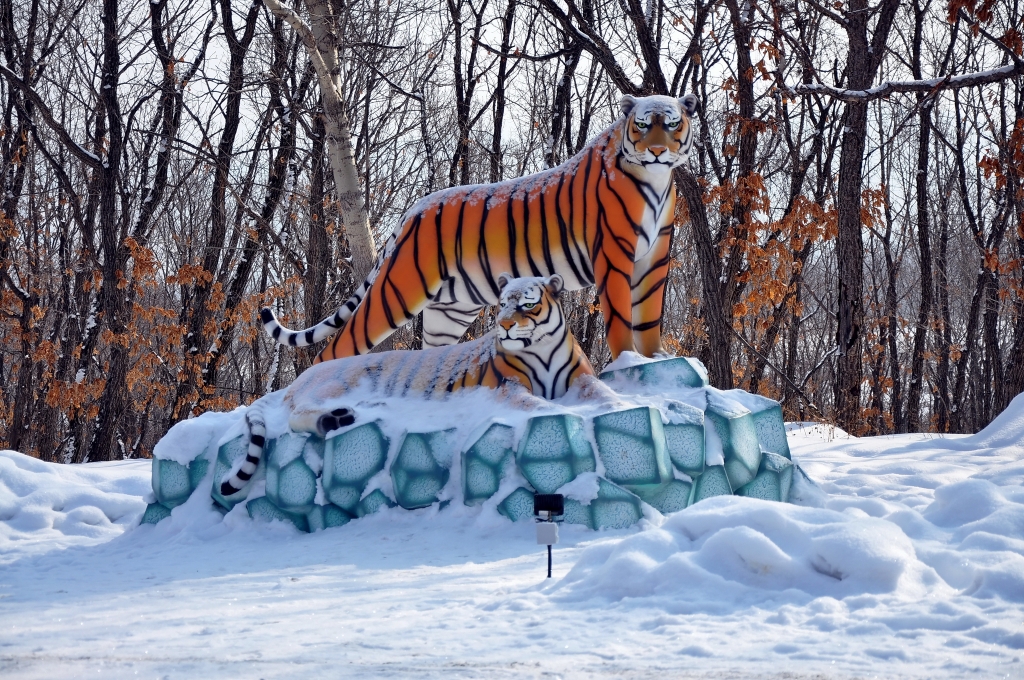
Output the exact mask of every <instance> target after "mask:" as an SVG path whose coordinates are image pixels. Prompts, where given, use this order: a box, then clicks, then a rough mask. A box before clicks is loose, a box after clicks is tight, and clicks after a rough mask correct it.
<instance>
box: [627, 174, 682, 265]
mask: <svg viewBox="0 0 1024 680" xmlns="http://www.w3.org/2000/svg"><path fill="white" fill-rule="evenodd" d="M645 174H647V175H648V177H649V179H648V182H649V185H648V186H642V187H641V192H642V193H643V194H644V195H645V196H646V197H647V199H648V204H647V205H646V206H645V207H644V215H643V218H642V219H641V222H640V226H641V229H642V230H643V234H642V235H640V236H638V237H637V242H636V251H635V254H634V256H633V261H634V262H639V261H640V260H642V259H643V258H644V257H646V256H647V254H648V253H650V252H651V248H653V247H654V244H655V242H656V241H657V240H658V233H659V232H660V231H661V228H662V227H664V226H665V225H666V224H670V223H671V222H672V220H673V219H674V217H675V216H674V215H673V212H674V211H675V201H673V200H672V199H673V197H674V193H673V191H672V174H671V172H666V173H664V175H665V176H664V177H663V178H662V177H657V176H652V175H653V174H654V173H650V172H648V173H645Z"/></svg>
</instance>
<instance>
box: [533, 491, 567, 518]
mask: <svg viewBox="0 0 1024 680" xmlns="http://www.w3.org/2000/svg"><path fill="white" fill-rule="evenodd" d="M542 512H546V513H548V514H549V515H550V516H552V517H554V516H556V515H564V514H565V496H563V495H562V494H560V493H535V494H533V514H534V515H539V514H540V513H542Z"/></svg>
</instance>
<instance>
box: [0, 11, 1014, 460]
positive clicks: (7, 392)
mask: <svg viewBox="0 0 1024 680" xmlns="http://www.w3.org/2000/svg"><path fill="white" fill-rule="evenodd" d="M271 8H274V9H276V10H277V13H275V12H273V11H271ZM288 12H289V10H288V8H287V7H285V6H282V5H279V4H278V3H277V2H276V0H267V3H266V5H265V4H264V3H263V2H259V1H257V2H253V3H251V4H247V3H246V2H244V1H241V0H235V2H231V1H230V0H212V2H210V3H203V2H186V1H185V0H159V1H158V0H153V1H152V2H150V3H148V4H142V3H134V2H125V1H124V0H120V1H119V0H0V48H2V56H0V106H2V120H0V170H2V182H3V192H2V194H0V329H2V331H0V392H2V399H0V448H11V449H15V450H19V451H23V452H26V453H29V454H31V455H35V456H39V457H41V458H43V459H46V460H56V461H65V462H81V461H84V460H107V459H113V458H122V457H139V456H146V455H148V453H149V451H150V450H151V449H152V446H153V444H154V443H155V441H156V440H157V439H159V437H160V436H162V435H163V433H164V432H166V430H167V428H168V427H169V426H170V425H171V424H173V423H174V422H177V421H178V420H180V419H183V418H186V417H188V416H189V415H190V414H195V413H200V412H202V411H205V410H209V409H231V408H233V407H235V406H237V405H239V404H244V403H248V402H250V401H252V400H253V399H255V398H257V397H259V396H261V395H262V394H264V393H265V392H266V391H268V390H272V389H278V388H280V387H283V386H286V385H288V384H289V383H290V382H291V380H292V379H293V378H294V376H295V375H296V374H297V373H299V372H301V371H302V370H304V369H305V368H306V367H308V366H309V362H310V361H311V359H312V358H313V356H315V351H310V350H307V351H302V350H299V351H296V350H293V349H287V348H286V349H278V348H276V347H275V346H274V344H273V343H272V342H271V341H270V340H269V339H268V338H267V337H266V336H265V335H264V333H263V331H262V327H261V326H260V325H259V323H258V319H257V312H258V309H259V308H260V306H262V305H264V304H267V303H273V304H274V306H275V309H276V310H277V311H278V313H279V314H280V315H281V316H282V319H283V321H284V322H285V323H288V324H289V325H292V326H305V325H310V324H313V323H315V322H317V321H319V320H320V319H321V318H322V317H323V316H325V315H326V314H328V313H329V312H331V311H333V309H334V308H335V307H336V306H337V305H338V304H339V303H340V302H342V301H343V300H344V299H345V298H346V297H347V296H348V294H349V293H350V292H351V290H352V289H353V288H354V287H355V285H357V284H358V283H359V282H360V281H361V273H360V272H361V271H365V268H366V266H367V264H366V262H367V258H368V257H369V255H368V253H369V252H371V251H370V250H369V249H372V245H371V243H370V241H369V238H368V237H369V234H366V226H367V224H368V226H369V231H370V234H372V237H373V239H374V241H375V243H376V244H382V243H383V242H384V240H385V238H386V236H387V234H389V233H390V232H391V230H393V229H394V228H395V226H396V225H397V224H398V222H399V220H400V218H401V216H402V213H403V212H404V211H405V209H406V208H408V207H409V206H410V205H411V204H412V203H413V202H414V201H415V200H416V199H418V198H419V197H421V196H424V195H425V194H427V193H429V192H431V191H434V190H437V189H441V188H444V187H448V186H452V185H458V184H467V183H473V182H490V181H495V180H499V179H502V178H509V177H515V176H518V175H522V174H525V173H529V172H534V171H537V170H540V169H543V168H545V167H549V166H551V165H556V164H558V163H559V162H561V161H563V160H565V159H566V158H568V157H569V156H571V155H572V154H574V153H575V152H576V151H578V150H579V149H580V148H581V147H582V146H584V145H585V144H586V143H587V141H588V140H589V139H591V138H592V137H593V136H594V135H595V134H596V133H598V132H599V131H600V130H602V129H603V128H604V127H606V126H607V125H608V124H609V123H610V122H611V121H612V120H613V119H614V117H615V116H616V115H617V110H618V106H617V102H618V99H619V98H620V96H621V95H622V93H632V94H653V93H668V94H673V95H679V96H681V95H682V94H684V93H686V92H694V93H696V94H697V96H698V97H699V99H700V101H701V108H700V111H699V120H698V121H697V122H696V126H697V131H698V138H697V141H696V145H695V148H694V150H693V154H692V158H691V162H690V165H689V168H688V170H683V171H677V174H676V183H677V187H678V189H679V192H680V197H681V198H680V201H679V214H678V220H677V225H678V228H677V232H676V237H675V241H674V246H673V248H674V251H673V255H674V260H673V267H672V270H671V278H670V281H669V288H668V295H667V302H666V308H665V328H666V333H667V335H668V338H667V343H668V345H669V346H670V347H671V348H672V349H673V350H675V351H677V352H678V353H681V354H689V355H694V356H698V357H700V358H701V359H702V360H703V361H704V362H705V364H706V365H707V366H708V368H709V371H710V374H711V378H712V384H714V385H716V386H718V387H722V388H727V387H734V386H735V387H742V388H744V389H747V390H750V391H752V392H760V393H762V394H766V395H768V396H772V397H774V398H777V399H780V400H782V401H783V402H784V407H785V410H786V415H787V419H792V420H812V419H813V420H826V421H829V422H834V423H836V424H839V425H841V426H842V427H844V428H846V429H847V430H849V431H851V432H854V433H856V434H871V433H887V432H906V431H918V430H921V431H938V432H974V431H976V430H978V429H979V428H981V427H983V426H984V425H986V424H987V423H988V422H989V421H991V420H992V418H993V417H994V416H995V415H997V414H998V413H999V412H1000V411H1001V410H1002V409H1003V408H1004V407H1005V406H1006V404H1008V403H1009V401H1010V399H1011V398H1012V397H1013V396H1015V395H1016V394H1017V393H1019V392H1021V391H1022V390H1024V184H1022V177H1021V175H1022V169H1024V58H1022V54H1024V43H1022V36H1021V32H1020V26H1021V25H1022V21H1024V8H1022V6H1021V2H1020V0H998V1H992V0H980V1H979V0H953V1H952V2H950V3H948V4H947V3H946V2H945V0H914V1H913V2H899V0H879V2H878V3H877V4H870V3H868V2H866V0H848V2H826V1H825V0H784V1H783V0H757V1H756V2H755V1H752V0H746V1H744V2H742V3H741V2H738V1H737V0H708V1H707V2H704V1H702V0H682V1H679V2H677V1H675V0H568V1H566V0H445V1H444V2H437V1H433V2H432V1H429V0H387V1H385V0H351V1H350V2H342V1H341V0H305V4H304V5H302V6H296V7H295V12H296V14H293V15H292V16H291V19H292V21H291V23H289V22H288V21H286V20H285V19H284V18H282V17H284V16H285V15H286V14H288ZM296 18H298V19H299V20H300V21H301V23H300V21H296V20H295V19H296ZM293 25H294V26H298V27H299V28H300V31H298V32H297V31H296V30H295V28H294V27H293ZM303 26H306V27H308V28H309V29H310V32H309V33H308V34H307V38H309V37H311V39H312V40H315V41H316V45H315V49H314V50H312V51H311V50H309V49H307V45H305V44H303V41H302V40H301V37H300V36H301V34H302V33H303V31H302V30H301V29H302V28H303ZM311 55H313V56H314V57H315V59H312V58H311ZM315 60H321V64H320V65H321V66H324V65H326V67H328V69H329V68H330V67H331V66H332V64H333V63H334V62H335V61H336V63H337V69H336V71H335V73H334V74H333V82H331V80H330V78H331V77H332V76H331V75H330V74H328V78H329V80H328V81H324V80H322V75H323V74H322V73H318V72H317V70H316V68H315V66H316V64H315V63H314V62H315ZM325 83H327V85H328V88H329V89H330V90H331V91H330V92H328V96H327V97H325V96H324V95H323V94H322V93H323V92H324V89H325V88H324V84H325ZM331 93H333V95H332V94H331ZM337 95H340V97H339V96H337ZM332 96H333V98H332ZM325 111H326V115H325ZM339 126H340V128H346V127H347V129H348V131H349V132H350V134H351V145H352V149H353V151H354V161H355V167H356V168H357V169H358V172H359V174H360V175H361V190H360V191H361V194H358V193H357V195H356V196H355V197H353V196H351V195H349V194H346V193H345V192H344V191H342V192H338V191H336V187H335V178H336V177H340V176H341V175H339V174H338V172H337V168H336V167H332V163H333V162H336V161H337V157H336V156H337V154H336V151H337V149H340V148H341V147H339V146H337V145H338V144H339V139H340V138H339V137H338V134H337V133H338V130H339ZM342 132H344V130H342ZM342 141H344V140H342ZM339 196H341V197H342V199H344V200H343V202H342V203H344V205H343V204H342V203H339V200H338V199H339ZM360 196H361V198H362V202H363V203H364V204H365V207H366V210H367V215H368V220H367V221H364V222H363V224H362V225H359V224H358V222H359V221H360V219H361V218H359V219H356V218H353V217H352V216H353V215H356V216H358V214H359V213H358V211H353V210H352V206H353V205H355V204H358V203H359V201H358V200H355V201H353V198H355V199H358V198H359V197H360ZM343 218H344V219H343ZM360 226H362V232H360V231H359V228H360ZM566 302H567V305H566V307H567V310H568V311H569V315H570V319H571V324H572V329H573V331H574V332H575V334H576V336H577V338H579V339H580V341H581V343H582V344H583V346H584V347H585V349H586V350H587V352H588V354H589V355H590V357H591V359H592V361H593V362H594V364H595V367H598V368H599V367H600V366H601V365H603V364H604V363H605V362H606V361H607V360H608V356H607V348H606V346H605V345H604V342H603V331H602V323H601V320H600V316H599V315H598V314H597V313H595V312H596V311H597V307H596V301H595V299H594V294H593V291H592V290H591V291H581V292H579V293H572V294H569V295H568V297H567V300H566ZM490 321H491V320H490V317H489V315H488V314H487V313H485V314H484V315H483V316H481V318H480V320H479V321H478V322H477V323H476V324H474V326H473V327H471V329H470V334H471V335H473V336H478V335H479V334H481V333H483V332H486V330H487V329H488V324H489V323H490ZM418 343H419V341H418V337H417V327H416V324H411V325H410V326H408V327H406V328H405V329H403V330H402V331H400V332H399V333H397V334H396V335H395V336H394V339H393V341H391V342H389V343H388V346H389V347H395V348H402V347H408V348H416V347H418Z"/></svg>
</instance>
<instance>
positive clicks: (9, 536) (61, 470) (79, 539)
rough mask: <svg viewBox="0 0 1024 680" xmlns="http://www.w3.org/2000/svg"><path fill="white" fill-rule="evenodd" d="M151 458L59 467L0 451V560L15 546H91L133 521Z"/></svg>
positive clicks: (8, 556)
mask: <svg viewBox="0 0 1024 680" xmlns="http://www.w3.org/2000/svg"><path fill="white" fill-rule="evenodd" d="M148 468H149V461H119V462H112V463H94V464H91V465H58V464H55V463H45V462H43V461H41V460H38V459H36V458H32V457H30V456H26V455H24V454H22V453H16V452H14V451H0V564H4V563H6V562H8V561H9V560H11V559H13V553H14V547H15V546H18V547H19V548H21V549H24V548H26V547H28V546H30V545H40V546H43V545H51V546H52V545H54V544H56V545H60V546H62V547H67V546H71V545H83V544H92V543H96V542H99V541H105V540H110V539H111V538H114V537H115V536H119V535H120V534H121V533H122V532H123V531H124V530H125V529H126V528H127V527H130V526H132V525H134V524H137V523H138V521H139V517H140V516H141V515H142V511H143V510H144V509H145V508H146V498H148V497H149V496H150V495H151V494H150V488H149V483H148V480H147V479H145V478H140V477H139V471H140V470H143V469H145V470H148Z"/></svg>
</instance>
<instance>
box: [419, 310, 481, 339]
mask: <svg viewBox="0 0 1024 680" xmlns="http://www.w3.org/2000/svg"><path fill="white" fill-rule="evenodd" d="M481 309H483V307H481V306H478V305H475V304H473V303H472V302H459V301H453V302H441V301H438V300H436V299H435V300H432V301H431V302H430V303H428V304H427V307H426V309H424V310H423V348H424V349H426V348H428V347H444V346H445V345H454V344H455V343H457V342H458V341H459V340H460V339H461V338H462V336H463V334H465V332H466V329H467V328H469V325H470V324H471V323H473V321H474V320H475V319H476V317H477V316H478V315H479V314H480V310H481Z"/></svg>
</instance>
